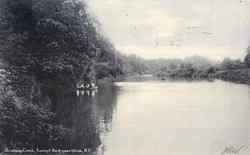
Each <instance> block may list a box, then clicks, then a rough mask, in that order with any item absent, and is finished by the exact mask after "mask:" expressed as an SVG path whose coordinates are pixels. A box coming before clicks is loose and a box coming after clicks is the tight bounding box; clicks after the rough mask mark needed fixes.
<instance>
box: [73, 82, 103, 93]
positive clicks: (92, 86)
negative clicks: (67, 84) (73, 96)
mask: <svg viewBox="0 0 250 155" xmlns="http://www.w3.org/2000/svg"><path fill="white" fill-rule="evenodd" d="M76 88H77V90H81V91H85V90H97V89H98V86H97V85H96V84H95V83H94V82H90V83H81V84H79V85H77V87H76Z"/></svg>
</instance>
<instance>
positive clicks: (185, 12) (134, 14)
mask: <svg viewBox="0 0 250 155" xmlns="http://www.w3.org/2000/svg"><path fill="white" fill-rule="evenodd" d="M88 4H89V7H90V10H91V12H92V13H93V14H95V15H96V16H97V18H98V19H99V21H100V22H101V24H102V28H103V31H104V32H105V35H107V36H108V37H109V38H110V39H111V40H112V42H113V43H114V44H115V47H117V48H118V49H120V50H121V51H122V52H124V53H133V54H137V55H139V56H142V57H145V58H150V57H151V58H155V57H171V58H174V57H185V56H190V55H193V54H197V55H201V56H206V57H211V58H214V59H223V58H224V57H226V56H229V57H232V58H241V57H242V56H244V49H245V48H246V47H247V46H248V45H249V44H250V42H249V41H250V2H249V5H247V4H244V5H243V4H241V3H240V2H239V1H238V0H187V1H183V0H175V1H173V0H157V1H156V0H105V1H100V0H89V1H88ZM190 27H191V28H190ZM177 43H178V47H177V46H176V47H173V46H172V45H173V44H177ZM194 51H195V52H194Z"/></svg>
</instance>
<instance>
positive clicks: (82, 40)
mask: <svg viewBox="0 0 250 155" xmlns="http://www.w3.org/2000/svg"><path fill="white" fill-rule="evenodd" d="M0 11H1V17H0V19H1V21H2V22H1V23H0V30H1V32H3V33H1V34H0V44H1V45H2V46H1V47H0V54H1V55H2V57H3V60H4V62H5V63H6V64H8V71H9V72H10V73H11V74H10V76H9V79H10V82H11V85H12V87H14V88H15V90H17V91H18V90H20V91H18V92H19V93H21V95H22V96H30V94H31V93H32V92H33V90H34V89H35V88H34V85H42V86H45V87H55V88H58V87H66V88H72V87H73V88H74V87H75V86H76V83H78V82H79V81H81V80H85V81H89V80H93V79H95V75H96V74H95V67H94V66H95V64H96V63H97V61H106V62H109V64H114V61H113V60H114V56H113V55H114V51H115V50H114V48H113V46H112V44H111V43H110V42H109V41H108V40H107V39H106V38H104V37H103V36H102V35H101V34H100V33H99V32H98V27H96V25H98V23H96V21H95V19H93V18H91V16H90V15H89V14H88V13H87V6H86V5H85V3H84V2H83V1H80V0H70V1H69V0H53V1H51V0H32V1H31V0H15V1H9V0H1V5H0ZM108 55H110V56H108ZM107 56H108V57H110V58H108V59H104V60H102V59H103V58H105V57H107ZM21 88H22V89H21ZM24 89H25V91H23V90H24ZM23 92H25V94H23ZM26 92H27V93H26Z"/></svg>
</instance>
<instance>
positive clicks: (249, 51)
mask: <svg viewBox="0 0 250 155" xmlns="http://www.w3.org/2000/svg"><path fill="white" fill-rule="evenodd" d="M244 63H245V64H246V65H247V67H250V46H249V47H248V48H247V55H246V57H245V59H244Z"/></svg>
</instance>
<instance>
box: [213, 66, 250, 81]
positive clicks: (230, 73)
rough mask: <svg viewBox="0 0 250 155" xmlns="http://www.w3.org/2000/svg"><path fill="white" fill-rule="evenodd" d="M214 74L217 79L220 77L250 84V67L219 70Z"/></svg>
mask: <svg viewBox="0 0 250 155" xmlns="http://www.w3.org/2000/svg"><path fill="white" fill-rule="evenodd" d="M213 76H214V77H215V78H216V79H220V80H224V81H230V82H235V83H242V84H248V85H250V69H249V68H247V69H235V70H225V71H217V72H216V73H215V74H214V75H213Z"/></svg>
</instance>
